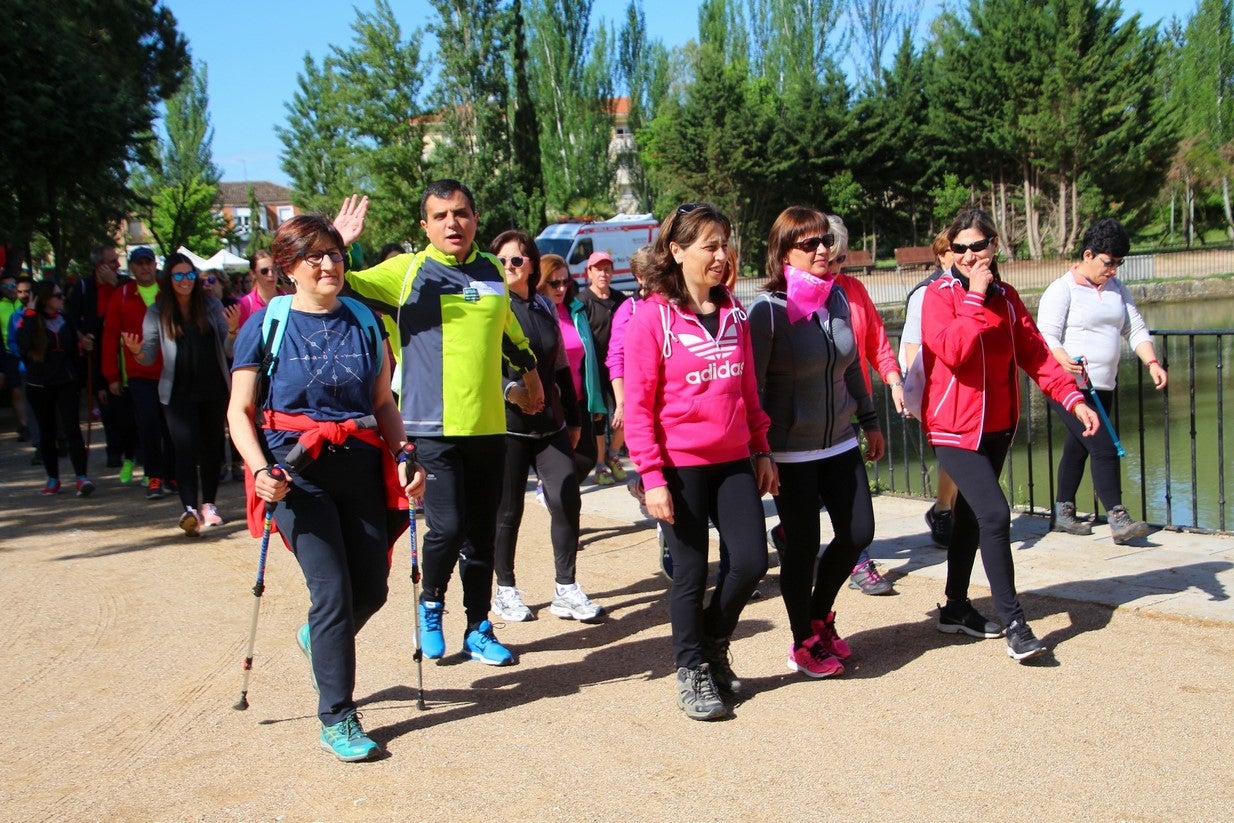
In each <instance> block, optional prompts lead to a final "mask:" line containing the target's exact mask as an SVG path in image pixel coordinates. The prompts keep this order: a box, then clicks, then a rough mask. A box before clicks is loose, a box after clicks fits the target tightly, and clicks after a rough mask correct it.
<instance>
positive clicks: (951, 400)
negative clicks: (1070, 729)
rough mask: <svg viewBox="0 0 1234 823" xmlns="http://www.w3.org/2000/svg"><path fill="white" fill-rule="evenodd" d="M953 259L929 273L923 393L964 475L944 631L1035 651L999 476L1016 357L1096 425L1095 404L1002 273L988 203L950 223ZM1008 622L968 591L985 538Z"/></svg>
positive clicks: (941, 446) (998, 604)
mask: <svg viewBox="0 0 1234 823" xmlns="http://www.w3.org/2000/svg"><path fill="white" fill-rule="evenodd" d="M947 237H948V241H949V243H950V244H951V251H952V253H953V254H954V255H955V258H954V263H953V265H952V268H951V270H950V271H948V272H946V273H945V274H943V276H942V277H940V278H939V279H938V280H936V281H935V282H934V283H932V284H930V286H929V289H928V291H927V292H926V295H925V302H924V305H923V306H922V313H921V336H922V340H921V344H922V347H921V357H923V358H924V361H923V364H924V367H925V374H926V382H925V387H924V391H923V393H922V400H921V412H922V418H923V419H922V423H923V424H924V426H925V429H926V439H927V440H928V441H929V443H930V444H931V445H933V446H934V451H935V454H936V455H937V457H938V464H939V466H941V467H942V468H943V469H945V470H946V472H947V473H948V474H949V475H951V477H952V478H954V479H955V481H956V485H957V486H958V487H959V495H958V496H957V497H956V504H955V508H954V509H953V511H954V515H955V526H954V531H953V533H952V538H951V546H950V548H949V549H948V550H947V586H946V594H947V605H945V606H944V605H941V604H940V605H939V618H938V628H939V630H940V631H943V632H948V633H953V634H958V633H961V632H963V633H964V634H968V635H970V636H973V637H998V636H1000V635H1002V634H1003V632H1004V630H1005V631H1006V635H1007V654H1008V655H1009V656H1010V657H1011V658H1012V659H1013V660H1027V659H1029V658H1032V657H1037V656H1039V655H1041V654H1044V653H1045V652H1046V651H1047V649H1046V646H1045V644H1043V643H1042V642H1041V641H1040V640H1038V639H1037V637H1036V636H1035V635H1034V634H1033V631H1032V629H1031V628H1029V625H1028V623H1027V622H1026V620H1025V618H1024V609H1023V607H1022V606H1021V605H1020V600H1019V596H1018V595H1017V593H1016V587H1015V570H1014V568H1013V565H1012V559H1011V509H1010V507H1009V505H1008V503H1007V498H1006V497H1005V496H1004V494H1003V490H1002V487H1001V486H1000V485H999V482H998V476H999V474H1000V473H1001V472H1002V469H1003V462H1004V460H1005V459H1006V457H1007V450H1008V448H1010V446H1011V440H1012V437H1013V436H1014V434H1015V429H1016V424H1017V423H1018V422H1019V417H1020V392H1019V380H1018V379H1017V373H1016V369H1017V367H1018V368H1020V369H1023V370H1024V371H1025V373H1027V374H1028V375H1029V376H1030V377H1032V378H1033V380H1035V381H1036V383H1037V385H1038V386H1040V387H1041V390H1042V391H1043V392H1045V393H1046V395H1048V396H1049V397H1051V398H1053V399H1054V400H1055V401H1057V402H1058V403H1059V405H1061V406H1062V407H1063V408H1064V409H1066V410H1067V411H1068V412H1070V413H1071V414H1074V415H1075V416H1076V417H1077V418H1079V420H1080V421H1081V422H1082V423H1083V424H1084V435H1085V436H1092V435H1093V433H1095V432H1096V431H1097V426H1098V421H1097V415H1096V413H1095V412H1093V410H1092V409H1090V408H1089V407H1088V406H1087V405H1086V404H1085V403H1084V402H1083V395H1081V394H1080V392H1079V391H1077V390H1076V385H1075V379H1074V378H1073V377H1072V376H1071V375H1069V374H1067V372H1066V371H1064V370H1063V367H1062V366H1060V365H1059V364H1058V361H1057V360H1055V359H1054V355H1053V354H1052V353H1051V352H1050V348H1049V346H1048V345H1046V342H1045V339H1044V338H1043V337H1042V336H1041V332H1039V331H1038V330H1037V326H1036V324H1035V323H1034V322H1033V318H1032V316H1031V315H1030V314H1029V313H1028V311H1027V309H1025V308H1024V303H1023V302H1022V301H1021V300H1020V296H1019V295H1018V294H1017V293H1016V291H1015V289H1013V288H1012V287H1011V286H1009V285H1007V284H1006V283H1004V282H1003V281H1002V280H1001V279H1000V278H999V276H998V264H997V262H996V261H995V256H996V255H997V253H998V232H997V231H996V230H995V227H994V221H993V220H991V219H990V216H989V215H987V214H986V213H985V212H983V211H981V210H980V209H966V210H964V211H962V212H960V213H959V215H957V216H956V219H955V220H954V221H953V222H952V224H951V226H950V227H949V228H948V230H947ZM978 546H980V547H981V561H982V565H983V566H984V567H985V573H986V578H987V579H988V580H989V583H990V589H991V592H992V594H993V595H994V606H995V608H996V609H997V610H998V616H999V618H1000V620H1001V625H999V624H996V623H992V622H990V621H988V620H986V618H984V617H983V616H982V615H981V614H980V613H978V612H977V610H976V609H975V608H973V606H972V604H971V603H970V602H969V600H968V583H969V578H970V577H971V576H972V571H973V561H974V560H975V559H976V555H977V547H978Z"/></svg>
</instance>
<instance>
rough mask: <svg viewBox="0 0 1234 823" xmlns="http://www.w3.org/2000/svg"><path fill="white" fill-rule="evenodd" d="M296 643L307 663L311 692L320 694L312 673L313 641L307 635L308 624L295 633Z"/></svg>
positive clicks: (313, 672) (309, 635) (315, 677)
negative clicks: (311, 682)
mask: <svg viewBox="0 0 1234 823" xmlns="http://www.w3.org/2000/svg"><path fill="white" fill-rule="evenodd" d="M296 643H297V644H299V646H300V651H302V652H304V656H305V657H307V658H308V662H309V679H310V680H312V681H313V690H314V691H316V692H317V693H318V694H321V689H320V688H318V686H317V672H315V671H313V640H312V635H311V634H310V633H309V624H308V623H305V624H304V625H303V626H301V627H300V630H299V631H297V632H296Z"/></svg>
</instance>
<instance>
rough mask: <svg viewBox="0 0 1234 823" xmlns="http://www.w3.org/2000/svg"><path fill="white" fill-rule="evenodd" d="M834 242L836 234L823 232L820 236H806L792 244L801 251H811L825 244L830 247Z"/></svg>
mask: <svg viewBox="0 0 1234 823" xmlns="http://www.w3.org/2000/svg"><path fill="white" fill-rule="evenodd" d="M835 242H836V236H835V235H834V234H831V233H830V232H828V233H827V234H824V235H823V236H822V237H807V238H806V239H805V240H798V241H797V242H796V243H794V244H793V248H794V249H800V250H801V251H804V252H813V251H815V250H816V249H818V247H819V246H826V247H827V248H831V247H832V246H834V245H835Z"/></svg>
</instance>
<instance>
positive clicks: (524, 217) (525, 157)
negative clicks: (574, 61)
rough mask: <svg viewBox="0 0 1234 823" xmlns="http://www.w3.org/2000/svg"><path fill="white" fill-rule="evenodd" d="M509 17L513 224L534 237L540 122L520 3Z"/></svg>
mask: <svg viewBox="0 0 1234 823" xmlns="http://www.w3.org/2000/svg"><path fill="white" fill-rule="evenodd" d="M510 15H511V18H512V20H513V26H514V31H513V39H514V43H513V50H512V52H511V66H512V69H513V85H514V93H513V95H512V99H511V108H512V111H511V112H510V114H509V115H508V116H509V117H510V120H511V122H513V124H514V128H513V130H512V132H511V141H510V142H511V151H512V153H513V168H512V173H513V174H512V176H513V179H512V180H511V185H512V187H513V194H512V197H513V199H514V206H513V210H514V221H515V225H518V226H522V227H523V228H524V229H525V230H526V231H528V232H530V233H531V234H535V233H537V231H538V230H539V229H540V227H541V226H543V225H544V170H543V166H542V165H541V161H540V123H539V120H538V118H537V117H536V107H535V103H533V102H532V97H531V82H530V80H529V79H528V76H527V75H528V65H527V63H528V57H527V37H526V33H525V31H524V29H525V26H526V23H525V20H524V15H523V3H522V0H514V2H513V5H512V6H511V8H510Z"/></svg>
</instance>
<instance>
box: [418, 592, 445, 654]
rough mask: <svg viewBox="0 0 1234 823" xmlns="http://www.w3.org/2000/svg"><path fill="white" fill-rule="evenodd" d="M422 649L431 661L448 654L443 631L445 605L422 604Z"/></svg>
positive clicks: (427, 602) (428, 602) (429, 602)
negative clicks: (442, 622)
mask: <svg viewBox="0 0 1234 823" xmlns="http://www.w3.org/2000/svg"><path fill="white" fill-rule="evenodd" d="M419 608H420V648H421V649H422V650H423V652H424V656H425V657H427V658H428V659H429V660H438V659H440V658H441V657H443V656H444V655H445V653H446V636H445V634H444V633H443V632H442V631H441V618H442V615H444V614H445V613H446V604H445V603H434V602H432V601H431V600H425V601H422V602H421V603H420V607H419Z"/></svg>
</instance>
